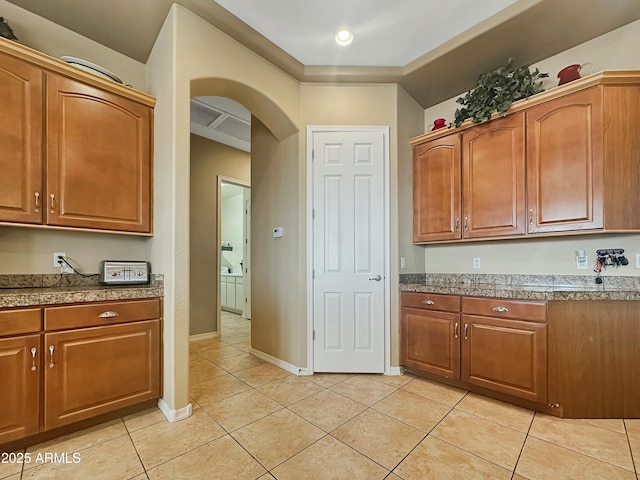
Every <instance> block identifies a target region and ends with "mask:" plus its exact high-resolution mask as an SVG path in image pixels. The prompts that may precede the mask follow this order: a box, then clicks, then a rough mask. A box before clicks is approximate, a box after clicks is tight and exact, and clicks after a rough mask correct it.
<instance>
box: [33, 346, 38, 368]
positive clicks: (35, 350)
mask: <svg viewBox="0 0 640 480" xmlns="http://www.w3.org/2000/svg"><path fill="white" fill-rule="evenodd" d="M37 353H38V350H37V349H36V347H31V359H32V360H31V371H32V372H35V371H36V354H37Z"/></svg>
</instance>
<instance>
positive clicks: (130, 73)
mask: <svg viewBox="0 0 640 480" xmlns="http://www.w3.org/2000/svg"><path fill="white" fill-rule="evenodd" d="M0 16H2V17H4V19H5V20H6V21H7V22H9V25H11V28H12V29H13V32H14V33H15V34H16V36H17V37H18V41H19V42H20V43H21V44H23V45H26V46H28V47H31V48H33V49H35V50H38V51H40V52H44V53H46V54H48V55H51V56H53V57H56V58H60V57H62V56H64V55H67V56H71V57H76V58H82V59H84V60H88V61H90V62H91V63H95V64H96V65H100V66H101V67H104V68H106V69H107V70H109V71H110V72H112V73H113V74H114V75H115V76H117V77H118V78H120V79H121V80H122V81H123V83H124V84H125V85H131V86H132V87H133V88H136V89H138V90H142V91H145V86H146V85H145V78H146V77H145V66H144V64H143V63H140V62H138V61H136V60H133V59H131V58H129V57H126V56H124V55H122V54H120V53H118V52H116V51H114V50H111V49H110V48H107V47H105V46H104V45H101V44H99V43H97V42H94V41H93V40H89V39H88V38H86V37H83V36H82V35H79V34H77V33H75V32H72V31H71V30H68V29H66V28H64V27H61V26H60V25H57V24H55V23H53V22H50V21H49V20H46V19H44V18H43V17H40V16H38V15H35V14H33V13H31V12H29V11H27V10H24V9H22V8H20V7H18V6H16V5H14V4H12V3H9V2H7V1H6V0H0Z"/></svg>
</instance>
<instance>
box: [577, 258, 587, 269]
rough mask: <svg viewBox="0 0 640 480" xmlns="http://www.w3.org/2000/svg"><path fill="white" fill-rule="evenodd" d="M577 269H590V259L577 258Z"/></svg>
mask: <svg viewBox="0 0 640 480" xmlns="http://www.w3.org/2000/svg"><path fill="white" fill-rule="evenodd" d="M576 269H578V270H588V269H589V257H587V256H586V255H585V256H584V257H580V256H578V257H576Z"/></svg>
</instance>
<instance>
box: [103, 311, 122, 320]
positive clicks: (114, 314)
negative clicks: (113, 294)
mask: <svg viewBox="0 0 640 480" xmlns="http://www.w3.org/2000/svg"><path fill="white" fill-rule="evenodd" d="M98 316H99V317H100V318H113V317H118V316H120V314H119V313H118V312H114V311H112V310H109V311H108V312H102V313H101V314H100V315H98Z"/></svg>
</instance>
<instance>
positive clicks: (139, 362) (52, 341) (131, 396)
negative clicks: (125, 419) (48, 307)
mask: <svg viewBox="0 0 640 480" xmlns="http://www.w3.org/2000/svg"><path fill="white" fill-rule="evenodd" d="M159 324H160V321H159V320H147V321H143V322H135V323H131V324H121V325H111V326H106V327H92V328H81V329H77V330H70V331H62V332H53V333H46V334H45V336H44V345H45V350H46V351H45V354H46V361H45V377H44V427H45V429H47V430H49V429H52V428H56V427H60V426H62V425H67V424H69V423H74V422H77V421H80V420H84V419H87V418H91V417H94V416H97V415H100V414H102V413H107V412H110V411H113V410H117V409H119V408H123V407H127V406H129V405H134V404H136V403H140V402H143V401H145V400H150V399H153V398H157V397H158V394H159V385H160V373H159V348H160V347H159V345H160V325H159Z"/></svg>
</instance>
